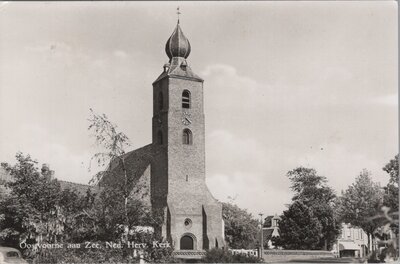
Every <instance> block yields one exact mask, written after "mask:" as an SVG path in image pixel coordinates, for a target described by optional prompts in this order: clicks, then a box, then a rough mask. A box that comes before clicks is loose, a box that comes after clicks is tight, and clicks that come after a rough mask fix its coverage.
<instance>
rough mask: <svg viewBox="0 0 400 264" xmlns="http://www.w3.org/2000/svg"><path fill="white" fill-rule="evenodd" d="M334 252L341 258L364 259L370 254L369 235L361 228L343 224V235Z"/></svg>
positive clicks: (334, 247) (334, 246)
mask: <svg viewBox="0 0 400 264" xmlns="http://www.w3.org/2000/svg"><path fill="white" fill-rule="evenodd" d="M332 251H333V252H334V253H336V254H337V255H338V256H339V257H353V258H363V257H365V256H366V255H367V252H368V235H367V234H366V233H365V232H364V230H362V229H361V228H359V227H355V226H352V225H350V224H345V223H342V230H341V234H340V236H339V238H338V240H337V242H336V243H335V244H334V245H333V250H332Z"/></svg>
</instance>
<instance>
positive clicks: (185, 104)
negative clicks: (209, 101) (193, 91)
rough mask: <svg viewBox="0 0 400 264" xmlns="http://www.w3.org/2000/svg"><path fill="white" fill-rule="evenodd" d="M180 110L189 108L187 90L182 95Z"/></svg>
mask: <svg viewBox="0 0 400 264" xmlns="http://www.w3.org/2000/svg"><path fill="white" fill-rule="evenodd" d="M182 108H190V92H189V91H188V90H185V91H183V93H182Z"/></svg>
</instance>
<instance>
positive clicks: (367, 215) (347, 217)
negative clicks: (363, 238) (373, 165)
mask: <svg viewBox="0 0 400 264" xmlns="http://www.w3.org/2000/svg"><path fill="white" fill-rule="evenodd" d="M382 202H383V192H382V190H381V188H380V186H379V185H378V184H376V183H374V182H373V181H372V179H371V176H370V172H368V171H367V170H365V169H364V170H363V171H362V172H361V173H360V175H359V176H358V177H357V178H356V181H355V183H353V184H352V185H350V186H349V187H348V188H347V190H346V191H344V192H343V191H342V196H341V197H340V198H339V199H338V215H339V217H340V219H341V220H342V221H344V222H346V223H350V224H352V225H355V226H359V227H361V228H362V229H363V230H364V231H365V232H366V233H367V234H368V248H370V245H371V241H370V239H369V237H370V236H372V238H373V239H374V235H375V230H376V229H377V228H378V227H379V226H381V222H380V221H379V219H377V218H376V216H377V215H379V212H380V210H381V207H382Z"/></svg>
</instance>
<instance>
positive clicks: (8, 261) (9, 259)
mask: <svg viewBox="0 0 400 264" xmlns="http://www.w3.org/2000/svg"><path fill="white" fill-rule="evenodd" d="M0 264H28V262H27V261H26V260H24V259H23V258H22V255H21V252H19V250H18V249H15V248H11V247H0Z"/></svg>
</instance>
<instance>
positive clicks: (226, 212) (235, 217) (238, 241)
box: [222, 203, 260, 249]
mask: <svg viewBox="0 0 400 264" xmlns="http://www.w3.org/2000/svg"><path fill="white" fill-rule="evenodd" d="M222 217H223V219H224V222H225V239H226V241H227V243H228V245H229V247H231V248H236V249H241V248H245V249H248V248H255V246H256V244H257V243H258V242H257V236H258V234H259V233H260V228H259V227H258V225H259V222H258V221H257V220H255V219H254V218H253V216H252V215H251V214H250V213H248V212H247V211H246V210H244V209H240V208H239V207H238V206H237V205H234V204H231V203H222Z"/></svg>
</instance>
